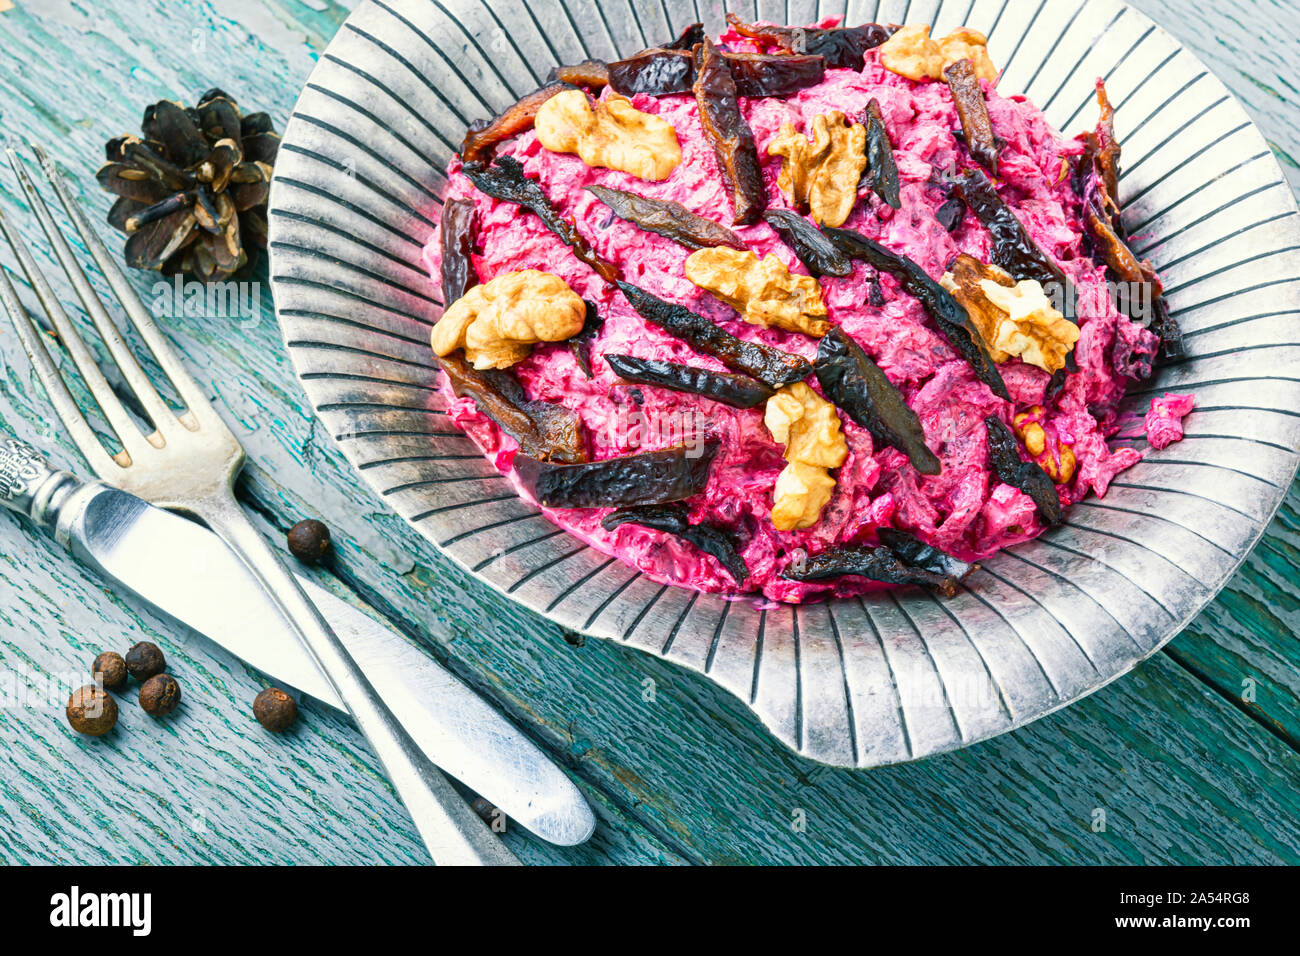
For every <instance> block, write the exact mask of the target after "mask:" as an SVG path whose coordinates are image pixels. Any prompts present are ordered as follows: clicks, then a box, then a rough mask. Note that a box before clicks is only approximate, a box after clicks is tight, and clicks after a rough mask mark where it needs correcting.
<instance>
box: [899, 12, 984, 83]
mask: <svg viewBox="0 0 1300 956" xmlns="http://www.w3.org/2000/svg"><path fill="white" fill-rule="evenodd" d="M988 42H989V41H988V38H987V37H985V36H984V34H982V33H980V32H979V31H978V30H972V29H970V28H969V27H958V28H957V29H956V30H953V31H952V32H951V33H949V34H948V35H947V36H946V37H944V38H943V39H941V40H935V39H934V38H932V37H931V36H930V28H929V26H917V27H903V28H902V29H900V30H898V31H897V32H896V33H895V34H894V35H893V36H892V37H890V38H889V39H888V40H886V41H885V42H884V43H882V44H881V45H880V62H881V63H882V64H883V65H884V67H885V69H887V70H889V71H890V72H891V73H897V74H898V75H899V76H905V77H907V78H908V79H911V80H917V81H918V82H919V81H920V80H942V79H943V71H944V70H946V69H947V68H948V67H950V66H952V65H953V64H954V63H956V62H957V61H958V60H970V61H971V66H972V67H974V69H975V75H976V76H977V77H979V78H980V79H981V80H988V81H989V82H990V83H992V82H993V81H994V80H996V79H997V78H998V68H997V67H996V66H994V65H993V61H992V60H991V59H990V58H989V51H988Z"/></svg>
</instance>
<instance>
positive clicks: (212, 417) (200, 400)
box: [29, 143, 220, 425]
mask: <svg viewBox="0 0 1300 956" xmlns="http://www.w3.org/2000/svg"><path fill="white" fill-rule="evenodd" d="M29 146H30V147H31V150H32V152H33V153H34V154H35V155H36V159H37V161H38V162H39V163H40V165H41V170H42V171H43V172H44V173H45V178H46V179H47V180H49V183H50V185H51V186H53V187H54V192H55V194H56V195H57V196H58V197H59V202H60V203H61V204H62V205H63V208H64V209H65V210H66V211H67V213H68V218H69V219H70V220H71V221H72V225H73V226H74V227H75V228H76V230H77V233H78V234H79V235H80V236H81V241H82V242H83V243H85V245H86V251H88V252H89V253H90V257H91V258H92V259H93V260H94V261H95V265H96V266H98V267H99V271H100V272H102V273H103V274H104V278H106V279H107V280H108V284H109V286H111V287H112V289H113V293H114V295H116V296H117V300H118V302H119V303H120V304H121V306H122V309H123V310H124V311H125V312H126V315H127V318H129V319H130V320H131V324H132V325H134V326H135V328H136V331H137V332H139V333H140V337H141V338H142V339H143V340H144V343H145V345H147V346H149V350H150V351H151V352H153V356H154V358H155V359H156V360H157V362H158V366H159V368H161V369H162V370H163V374H165V375H166V376H167V377H168V378H169V379H170V380H171V383H172V385H173V386H174V387H175V388H176V392H177V394H178V395H179V396H180V398H181V401H183V402H184V403H185V406H186V408H187V409H188V410H189V412H190V414H191V415H193V416H196V417H198V416H202V417H204V418H206V419H208V421H210V422H220V418H219V417H218V416H217V413H216V411H215V410H214V409H213V408H212V405H211V403H210V402H209V401H208V399H207V396H206V395H205V394H204V392H203V389H202V387H200V385H199V383H198V382H196V381H195V380H194V377H193V376H192V375H190V373H189V372H187V371H186V370H185V366H184V365H182V364H181V361H180V358H179V357H178V356H177V354H176V350H175V348H173V346H172V344H171V340H170V339H168V337H167V336H166V335H164V334H163V333H162V331H161V330H160V329H159V328H158V325H157V323H155V322H154V318H153V315H152V314H151V313H150V312H149V310H148V309H146V308H145V307H144V303H143V302H141V301H140V296H139V294H138V293H137V292H136V291H135V287H134V286H132V285H131V282H130V280H129V279H127V277H126V274H125V273H124V272H123V271H122V268H121V266H119V265H118V264H117V261H116V260H115V259H114V258H113V256H112V255H110V254H109V251H108V249H107V248H106V247H105V246H104V243H103V241H102V240H100V238H99V234H98V233H97V232H95V230H94V228H93V227H92V226H91V225H90V223H89V222H88V221H87V219H86V217H85V214H84V213H83V212H82V211H81V207H80V206H78V205H77V203H76V202H75V201H73V199H72V196H71V195H70V194H69V193H68V190H67V187H66V186H65V185H64V182H63V177H62V176H61V175H60V173H59V171H58V170H57V169H56V168H55V166H54V163H53V162H52V161H51V160H50V157H49V156H48V155H46V153H45V150H43V149H41V147H40V146H38V145H36V144H34V143H31V144H29ZM181 421H182V422H185V416H181ZM187 425H188V423H187Z"/></svg>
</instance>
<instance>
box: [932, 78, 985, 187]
mask: <svg viewBox="0 0 1300 956" xmlns="http://www.w3.org/2000/svg"><path fill="white" fill-rule="evenodd" d="M943 75H944V78H945V79H947V81H948V89H949V90H951V91H952V101H953V103H954V104H955V105H956V107H957V118H958V119H960V120H961V130H962V134H963V139H964V140H965V141H966V149H967V150H969V151H970V154H971V156H972V157H973V158H974V159H975V162H977V163H979V164H980V165H981V166H983V167H984V168H985V169H987V170H988V171H989V172H990V173H992V174H993V175H994V176H996V175H997V174H998V152H999V148H998V143H997V139H996V138H995V137H994V135H993V123H992V121H991V120H990V119H989V107H988V102H987V101H986V100H985V99H984V88H983V87H982V86H980V81H979V77H978V76H976V75H975V67H974V65H973V64H972V63H971V61H970V60H968V59H963V60H958V61H957V62H956V63H952V64H950V65H949V66H948V68H947V69H945V70H944V71H943Z"/></svg>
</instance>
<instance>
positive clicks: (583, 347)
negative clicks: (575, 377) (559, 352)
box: [568, 299, 605, 378]
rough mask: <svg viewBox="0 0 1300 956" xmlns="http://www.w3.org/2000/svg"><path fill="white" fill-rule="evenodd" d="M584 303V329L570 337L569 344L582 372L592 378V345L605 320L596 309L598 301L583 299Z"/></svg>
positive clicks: (570, 350)
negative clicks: (585, 308)
mask: <svg viewBox="0 0 1300 956" xmlns="http://www.w3.org/2000/svg"><path fill="white" fill-rule="evenodd" d="M582 304H583V305H585V306H586V307H587V317H586V319H584V320H583V323H582V331H580V332H579V333H578V334H577V335H575V336H574V337H573V338H571V339H569V341H568V346H569V352H570V353H571V354H572V355H573V361H574V362H576V363H577V365H578V368H579V369H581V370H582V374H583V375H585V376H587V378H591V346H592V343H594V342H595V341H596V337H597V336H598V335H600V330H601V329H602V328H604V326H605V320H604V319H603V318H601V315H600V312H598V311H597V310H596V303H594V302H592V301H591V300H590V299H583V300H582Z"/></svg>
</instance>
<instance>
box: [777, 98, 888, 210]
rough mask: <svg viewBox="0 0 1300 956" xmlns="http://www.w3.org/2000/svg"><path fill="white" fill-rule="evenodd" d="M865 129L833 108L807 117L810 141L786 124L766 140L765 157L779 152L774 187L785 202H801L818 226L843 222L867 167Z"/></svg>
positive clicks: (856, 199) (797, 206)
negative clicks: (769, 141) (810, 129)
mask: <svg viewBox="0 0 1300 956" xmlns="http://www.w3.org/2000/svg"><path fill="white" fill-rule="evenodd" d="M866 149H867V128H866V127H865V126H863V125H862V124H861V123H854V124H852V125H849V122H848V120H846V119H845V118H844V114H843V113H841V112H840V111H839V110H832V111H831V112H829V113H824V114H822V115H820V116H814V117H813V121H812V140H811V141H810V140H809V139H808V137H806V136H805V135H804V134H803V133H800V132H799V131H798V130H796V129H795V128H794V126H793V125H792V124H790V123H783V124H782V125H781V132H780V134H778V135H777V137H776V139H774V140H772V142H771V143H769V144H768V147H767V154H768V155H769V156H780V157H782V160H781V174H780V175H779V176H778V177H777V185H778V186H780V187H781V192H782V193H784V194H785V197H786V199H787V200H788V201H789V202H790V204H791V205H792V206H794V207H796V208H798V209H803V208H804V207H805V206H806V207H807V208H808V211H809V212H810V213H811V214H812V217H813V220H814V221H815V222H816V223H817V224H818V225H822V226H842V225H844V221H845V220H846V219H848V218H849V213H851V212H853V204H854V203H856V202H857V201H858V182H859V180H861V179H862V171H863V170H864V169H866V167H867V153H866Z"/></svg>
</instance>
